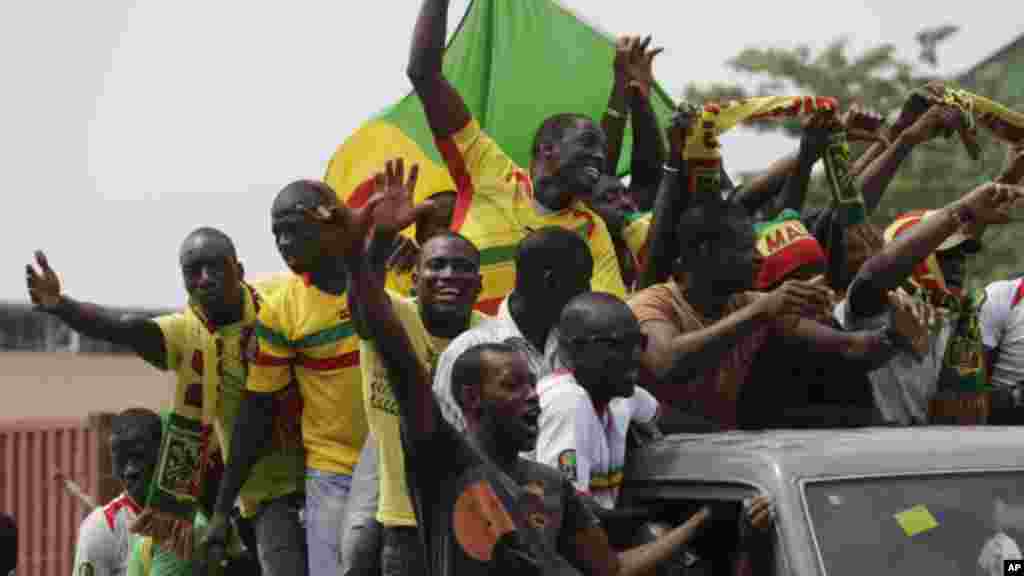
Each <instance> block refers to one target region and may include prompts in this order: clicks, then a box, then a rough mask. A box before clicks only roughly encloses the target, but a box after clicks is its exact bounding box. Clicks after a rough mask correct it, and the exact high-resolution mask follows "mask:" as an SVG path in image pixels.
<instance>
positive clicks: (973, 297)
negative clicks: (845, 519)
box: [943, 290, 993, 392]
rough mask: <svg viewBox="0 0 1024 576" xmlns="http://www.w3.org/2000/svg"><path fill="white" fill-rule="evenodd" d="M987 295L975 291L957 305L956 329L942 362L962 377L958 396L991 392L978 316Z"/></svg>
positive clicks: (959, 380)
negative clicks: (967, 393)
mask: <svg viewBox="0 0 1024 576" xmlns="http://www.w3.org/2000/svg"><path fill="white" fill-rule="evenodd" d="M986 297H987V294H986V292H985V291H984V290H972V291H971V292H970V293H968V294H967V295H966V296H964V297H963V298H961V299H959V300H958V301H957V306H958V307H959V310H956V311H954V312H955V313H957V324H956V328H955V330H954V332H953V334H952V336H950V339H949V343H948V344H947V345H946V353H945V355H944V357H943V362H944V363H945V365H946V366H949V367H950V368H953V369H954V370H956V371H957V374H958V375H959V378H958V382H957V388H956V389H957V391H958V392H990V391H992V389H993V388H992V386H991V385H990V384H989V381H988V370H987V364H986V363H985V360H984V358H985V354H984V345H983V344H982V339H981V325H980V323H979V314H980V311H981V306H982V304H984V303H985V298H986Z"/></svg>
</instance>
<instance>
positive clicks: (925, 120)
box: [902, 104, 967, 145]
mask: <svg viewBox="0 0 1024 576" xmlns="http://www.w3.org/2000/svg"><path fill="white" fill-rule="evenodd" d="M966 128H967V120H966V119H965V118H964V117H963V113H962V112H961V111H960V110H959V109H958V108H956V107H954V106H949V105H947V104H936V105H934V106H932V107H931V108H929V109H928V111H927V112H925V113H924V114H923V115H921V117H920V118H918V119H917V120H916V121H915V122H914V123H913V124H912V125H911V126H910V127H909V128H907V129H906V130H904V131H903V135H902V136H903V138H904V140H906V141H907V142H908V143H909V144H912V145H917V144H921V143H924V142H927V141H929V140H932V139H933V138H936V137H938V136H950V135H952V134H953V133H954V132H962V131H964V130H966Z"/></svg>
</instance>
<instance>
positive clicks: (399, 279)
mask: <svg viewBox="0 0 1024 576" xmlns="http://www.w3.org/2000/svg"><path fill="white" fill-rule="evenodd" d="M384 287H385V288H387V289H388V290H390V291H392V292H394V293H395V294H398V295H400V296H404V297H406V298H411V297H413V296H415V295H416V290H415V288H416V284H414V283H413V281H412V270H409V271H402V270H394V269H392V270H388V274H387V277H386V279H385V283H384Z"/></svg>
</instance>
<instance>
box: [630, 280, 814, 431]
mask: <svg viewBox="0 0 1024 576" xmlns="http://www.w3.org/2000/svg"><path fill="white" fill-rule="evenodd" d="M759 297H761V295H760V294H758V293H756V292H744V293H740V294H736V295H734V296H732V297H731V298H730V299H729V301H728V303H727V304H726V306H725V309H724V310H723V312H722V318H724V317H725V316H728V315H729V314H732V313H733V312H736V311H737V310H740V309H741V308H744V307H746V306H749V305H751V304H753V303H754V302H755V301H756V300H757V299H758V298H759ZM628 304H629V307H630V308H631V309H632V310H633V313H634V314H635V315H636V317H637V320H638V321H639V322H640V325H641V326H643V325H644V324H645V323H647V322H666V323H668V324H670V325H671V326H672V327H674V328H675V330H676V334H675V335H679V334H685V333H687V332H696V331H697V330H702V329H704V328H707V327H708V326H711V325H712V324H714V323H715V322H717V321H719V320H720V319H721V318H705V317H704V316H703V315H702V314H701V313H700V312H698V311H697V310H696V309H694V308H693V306H691V305H690V304H689V303H688V302H687V301H686V297H685V295H684V294H683V292H682V290H681V288H680V287H679V285H678V284H676V283H675V282H668V283H664V284H655V285H654V286H650V287H648V288H645V289H644V290H641V291H640V292H637V293H636V294H634V295H633V297H631V298H630V299H629V302H628ZM798 321H799V320H798V319H797V318H796V317H786V318H785V319H782V320H780V321H778V322H775V323H765V324H763V325H761V326H758V327H757V328H755V329H754V330H753V331H751V332H750V333H748V334H747V335H746V336H744V337H742V338H741V339H740V340H739V342H738V343H737V344H736V345H735V346H733V347H732V348H731V349H730V350H729V351H728V352H726V353H725V355H724V356H723V357H722V361H721V362H720V363H719V364H718V366H716V367H714V368H711V369H709V370H707V371H705V372H704V373H703V374H702V375H700V376H698V377H696V378H693V379H692V380H690V381H689V382H669V381H661V382H658V381H655V378H654V376H653V375H652V374H651V373H650V372H649V371H646V370H645V371H644V375H643V377H642V385H643V386H644V387H645V388H647V389H648V390H650V391H651V392H652V393H654V395H655V396H656V397H657V398H658V400H660V401H662V402H665V403H668V404H670V405H672V406H674V407H676V408H677V409H680V410H683V411H686V412H691V413H698V414H702V415H704V416H705V417H707V418H709V419H711V420H713V421H714V422H715V423H716V424H718V425H719V426H721V427H722V428H723V429H726V430H729V429H734V428H736V405H737V400H738V399H739V393H740V387H741V386H743V383H744V382H746V380H747V377H748V375H749V373H750V368H751V366H752V365H753V363H754V358H755V355H756V354H757V352H758V351H759V350H760V349H761V347H762V346H763V345H764V343H765V342H766V341H767V339H768V338H769V337H771V336H772V335H776V334H778V335H784V334H789V333H791V332H792V331H793V329H794V327H795V326H796V323H797V322H798Z"/></svg>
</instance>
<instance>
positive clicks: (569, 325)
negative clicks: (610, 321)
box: [558, 292, 633, 337]
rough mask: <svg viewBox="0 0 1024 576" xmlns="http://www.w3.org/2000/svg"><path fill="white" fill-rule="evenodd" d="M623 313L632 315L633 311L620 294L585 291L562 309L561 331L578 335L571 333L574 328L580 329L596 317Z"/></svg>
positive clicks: (572, 335)
mask: <svg viewBox="0 0 1024 576" xmlns="http://www.w3.org/2000/svg"><path fill="white" fill-rule="evenodd" d="M619 313H622V314H623V315H624V316H626V315H628V316H632V315H633V311H632V310H631V309H630V308H629V306H628V305H627V304H626V303H625V302H624V301H623V300H622V299H621V298H619V297H618V296H615V295H614V294H610V293H608V292H584V293H583V294H580V295H579V296H576V297H575V298H573V299H572V300H569V302H568V303H567V304H566V305H565V308H563V309H562V315H561V317H560V318H559V321H558V325H559V333H560V334H561V335H563V336H566V337H578V336H580V335H579V334H571V333H570V332H572V330H573V329H576V330H578V329H579V327H580V326H585V325H587V324H590V325H591V326H592V325H593V324H592V321H593V320H594V319H595V317H604V316H610V315H613V314H614V315H617V314H619Z"/></svg>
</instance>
